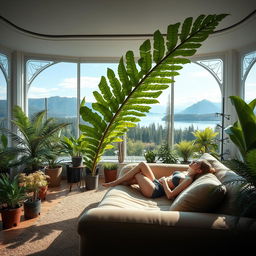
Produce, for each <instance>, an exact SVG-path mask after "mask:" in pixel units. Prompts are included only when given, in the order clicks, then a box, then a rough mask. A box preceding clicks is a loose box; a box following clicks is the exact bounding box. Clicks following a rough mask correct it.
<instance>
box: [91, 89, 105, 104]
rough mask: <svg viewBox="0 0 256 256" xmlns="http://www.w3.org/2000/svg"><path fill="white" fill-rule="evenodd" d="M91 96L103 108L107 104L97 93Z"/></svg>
mask: <svg viewBox="0 0 256 256" xmlns="http://www.w3.org/2000/svg"><path fill="white" fill-rule="evenodd" d="M93 96H94V98H95V99H96V101H97V102H98V103H100V104H102V105H104V106H107V105H108V103H107V102H106V101H105V100H104V99H103V97H102V96H101V94H100V93H99V92H97V91H94V92H93Z"/></svg>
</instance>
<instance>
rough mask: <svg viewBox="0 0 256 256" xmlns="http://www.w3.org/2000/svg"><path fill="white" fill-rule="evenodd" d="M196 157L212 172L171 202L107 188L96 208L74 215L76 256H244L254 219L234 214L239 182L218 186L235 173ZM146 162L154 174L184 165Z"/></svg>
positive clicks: (249, 246) (255, 223) (132, 190)
mask: <svg viewBox="0 0 256 256" xmlns="http://www.w3.org/2000/svg"><path fill="white" fill-rule="evenodd" d="M201 158H205V159H207V160H209V161H210V162H211V163H212V165H213V166H214V168H215V169H216V174H215V175H213V174H210V175H209V174H207V175H204V176H202V177H199V178H198V179H197V180H196V181H194V182H193V184H192V185H190V186H189V187H188V188H187V189H186V190H184V191H183V192H182V193H181V194H180V195H179V196H178V197H177V198H176V199H175V200H173V201H171V200H168V199H167V198H166V197H161V198H156V199H151V198H146V197H144V196H142V195H141V193H140V192H139V190H138V188H137V187H136V186H133V187H127V186H122V185H119V186H116V187H114V188H111V189H109V190H108V191H107V193H106V195H105V197H104V198H103V199H102V201H101V202H100V204H99V206H98V207H97V208H94V209H90V210H88V211H87V212H85V213H84V214H83V215H82V216H81V217H80V218H79V221H78V233H79V235H80V255H98V253H100V252H102V251H106V254H105V255H139V253H142V255H146V254H148V255H155V254H158V253H168V254H169V255H171V254H173V253H177V254H178V255H187V254H188V253H192V255H222V253H223V254H224V251H225V250H230V251H233V250H235V252H239V251H240V252H242V253H243V255H244V253H245V252H247V251H249V250H250V249H253V250H254V242H255V238H256V236H255V235H256V219H254V218H248V217H242V218H239V219H237V218H236V216H235V215H237V204H236V191H237V189H238V187H239V183H235V182H233V183H228V184H226V185H225V186H224V185H222V183H223V182H224V183H225V182H227V181H230V180H234V179H236V178H237V177H238V175H237V174H236V173H235V172H233V171H231V170H229V169H228V168H227V167H226V166H224V165H223V164H221V163H220V162H219V161H217V160H216V159H215V158H213V157H212V156H210V155H209V154H204V155H203V156H202V157H201ZM150 165H151V167H152V170H153V172H154V173H155V175H156V177H157V178H159V177H161V176H168V175H169V174H171V173H172V172H173V171H175V170H181V171H183V170H187V167H188V166H186V165H178V164H150ZM132 166H133V165H131V164H129V165H127V166H125V167H123V168H122V170H121V172H120V174H119V175H122V174H123V173H124V172H126V171H127V170H129V169H130V168H131V167H132ZM211 175H212V176H211ZM237 220H238V223H237V224H236V221H237ZM253 254H254V251H253Z"/></svg>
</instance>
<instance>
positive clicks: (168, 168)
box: [118, 163, 188, 179]
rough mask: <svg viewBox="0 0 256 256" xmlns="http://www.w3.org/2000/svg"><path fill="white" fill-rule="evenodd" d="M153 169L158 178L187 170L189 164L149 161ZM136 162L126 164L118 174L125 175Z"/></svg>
mask: <svg viewBox="0 0 256 256" xmlns="http://www.w3.org/2000/svg"><path fill="white" fill-rule="evenodd" d="M148 165H149V166H150V168H151V169H152V171H153V173H154V175H155V176H156V178H157V179H159V178H160V177H162V176H169V175H171V174H172V173H173V172H174V171H187V169H188V165H187V164H161V163H149V164H148ZM134 166H136V164H127V165H125V166H124V167H123V168H122V169H121V170H120V172H119V174H118V176H119V177H120V176H122V175H124V173H126V172H127V171H129V170H130V169H132V168H133V167H134Z"/></svg>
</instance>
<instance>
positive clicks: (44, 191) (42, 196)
mask: <svg viewBox="0 0 256 256" xmlns="http://www.w3.org/2000/svg"><path fill="white" fill-rule="evenodd" d="M47 190H48V186H44V187H41V188H40V189H39V191H38V197H39V198H40V199H41V201H43V200H45V199H46V195H47Z"/></svg>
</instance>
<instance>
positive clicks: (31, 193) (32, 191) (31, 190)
mask: <svg viewBox="0 0 256 256" xmlns="http://www.w3.org/2000/svg"><path fill="white" fill-rule="evenodd" d="M48 178H49V176H47V175H46V174H45V173H44V172H42V171H36V172H34V173H30V174H28V175H26V174H25V173H21V174H20V176H19V180H20V185H21V186H22V187H24V188H25V189H26V191H27V193H28V199H27V200H25V201H24V216H25V219H32V218H36V217H37V216H38V215H40V211H41V199H40V198H39V191H40V189H41V188H42V187H44V186H45V185H46V184H47V179H48Z"/></svg>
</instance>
